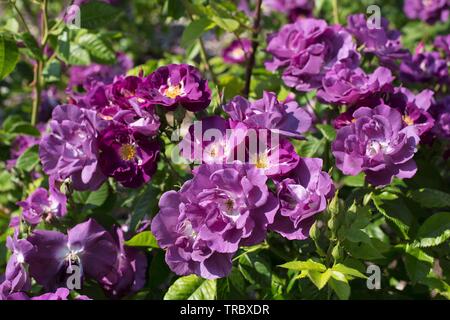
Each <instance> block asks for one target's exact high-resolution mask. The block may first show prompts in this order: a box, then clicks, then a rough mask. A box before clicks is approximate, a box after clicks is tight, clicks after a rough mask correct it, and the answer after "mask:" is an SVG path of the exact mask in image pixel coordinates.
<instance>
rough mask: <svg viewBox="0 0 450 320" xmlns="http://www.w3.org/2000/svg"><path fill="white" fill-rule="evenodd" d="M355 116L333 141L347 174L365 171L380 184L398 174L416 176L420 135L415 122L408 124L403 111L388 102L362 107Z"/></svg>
mask: <svg viewBox="0 0 450 320" xmlns="http://www.w3.org/2000/svg"><path fill="white" fill-rule="evenodd" d="M353 118H354V121H353V122H352V123H351V124H350V125H348V126H345V127H342V128H340V129H339V130H338V131H337V136H336V140H335V141H334V143H333V145H332V151H333V155H334V157H335V159H336V166H337V167H338V168H339V169H340V170H341V171H342V172H343V173H344V174H346V175H357V174H359V173H360V172H365V174H366V180H367V181H368V182H369V183H371V184H373V185H376V186H380V185H387V184H389V183H390V182H391V181H392V178H393V177H394V176H396V177H399V178H411V177H413V176H414V174H415V173H416V171H417V166H416V163H415V162H414V160H413V156H414V153H415V152H416V151H417V144H418V143H419V137H418V135H417V132H416V130H415V128H414V127H413V126H406V124H405V123H404V121H403V119H402V115H401V114H400V112H398V111H397V110H395V109H393V108H391V107H389V106H387V105H380V106H378V107H375V108H374V109H370V108H367V107H361V108H359V109H358V110H356V111H355V112H354V114H353Z"/></svg>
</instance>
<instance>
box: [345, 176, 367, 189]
mask: <svg viewBox="0 0 450 320" xmlns="http://www.w3.org/2000/svg"><path fill="white" fill-rule="evenodd" d="M364 179H365V175H364V173H360V174H358V175H357V176H345V177H343V178H342V180H341V181H342V183H343V184H344V185H346V186H349V187H363V186H364Z"/></svg>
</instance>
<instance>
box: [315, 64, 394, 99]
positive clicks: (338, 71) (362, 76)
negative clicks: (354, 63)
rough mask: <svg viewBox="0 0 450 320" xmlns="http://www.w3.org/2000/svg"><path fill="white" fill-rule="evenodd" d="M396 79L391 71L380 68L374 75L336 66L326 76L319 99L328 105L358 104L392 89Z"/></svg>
mask: <svg viewBox="0 0 450 320" xmlns="http://www.w3.org/2000/svg"><path fill="white" fill-rule="evenodd" d="M393 81H394V77H393V76H392V73H391V71H390V70H389V69H386V68H384V67H378V68H377V69H376V70H375V71H374V72H373V73H372V74H369V75H368V74H366V73H365V72H364V70H362V69H360V68H356V69H349V68H347V66H345V65H342V64H335V65H334V67H333V68H332V69H331V70H330V71H328V72H327V73H326V74H325V77H324V78H323V80H322V87H321V88H320V89H319V90H318V91H317V97H318V98H319V99H321V100H323V101H326V102H328V103H337V104H349V105H352V104H356V103H358V102H360V101H361V100H363V99H365V98H366V97H369V96H373V95H374V94H376V93H380V92H384V91H388V90H390V89H392V82H393Z"/></svg>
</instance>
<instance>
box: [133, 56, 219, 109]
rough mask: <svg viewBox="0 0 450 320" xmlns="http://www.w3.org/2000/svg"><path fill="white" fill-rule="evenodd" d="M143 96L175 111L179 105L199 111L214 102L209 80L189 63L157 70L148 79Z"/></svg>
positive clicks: (142, 92) (171, 65) (142, 91)
mask: <svg viewBox="0 0 450 320" xmlns="http://www.w3.org/2000/svg"><path fill="white" fill-rule="evenodd" d="M140 94H141V97H142V98H144V99H148V101H149V102H150V103H152V104H157V105H162V106H164V107H166V108H168V109H169V110H174V109H175V108H176V107H177V106H178V105H181V106H182V107H184V108H185V109H187V110H189V111H192V112H197V111H200V110H203V109H205V108H206V107H207V106H209V104H210V102H211V90H210V89H209V87H208V81H207V80H206V79H204V78H203V77H202V75H201V73H200V71H199V70H198V69H197V68H195V67H193V66H190V65H187V64H169V65H167V66H164V67H160V68H158V69H156V70H155V71H154V72H153V73H151V74H150V75H149V76H147V78H146V79H145V81H144V84H143V85H142V86H141V89H140Z"/></svg>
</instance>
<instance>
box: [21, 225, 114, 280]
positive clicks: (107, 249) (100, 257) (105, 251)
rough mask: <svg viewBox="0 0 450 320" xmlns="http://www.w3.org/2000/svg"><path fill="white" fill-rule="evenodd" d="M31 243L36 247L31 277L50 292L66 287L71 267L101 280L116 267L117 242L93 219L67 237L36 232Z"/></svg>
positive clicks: (31, 265)
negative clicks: (50, 290)
mask: <svg viewBox="0 0 450 320" xmlns="http://www.w3.org/2000/svg"><path fill="white" fill-rule="evenodd" d="M27 240H28V241H29V242H30V243H31V244H33V245H34V246H35V248H36V250H35V251H34V252H33V253H32V254H30V255H29V257H28V258H27V262H28V264H29V270H30V274H31V276H32V277H33V278H34V279H35V280H36V281H37V282H38V283H39V284H41V285H42V286H44V287H45V288H47V289H54V288H57V287H58V286H59V285H63V286H65V285H66V283H65V282H64V280H65V279H66V277H67V276H68V275H69V274H70V272H69V273H68V272H67V270H68V268H69V266H71V265H77V266H78V267H80V268H81V272H82V275H83V276H88V277H90V278H93V279H95V280H97V281H101V279H103V277H105V276H106V275H108V274H109V273H110V272H111V270H112V269H113V268H114V266H115V265H116V261H117V255H118V252H117V247H116V244H115V242H114V239H113V238H112V237H111V235H110V234H109V233H108V232H107V231H105V230H104V229H103V227H101V226H100V225H98V224H97V223H96V222H95V221H94V220H92V219H89V220H88V221H86V222H83V223H81V224H78V225H76V226H75V227H73V228H72V229H70V230H69V231H68V232H67V235H65V234H63V233H60V232H57V231H47V230H35V231H34V232H33V233H32V234H31V235H30V236H29V237H28V239H27Z"/></svg>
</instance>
